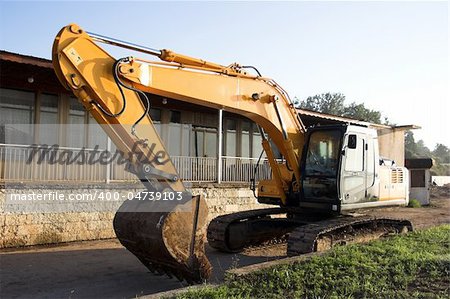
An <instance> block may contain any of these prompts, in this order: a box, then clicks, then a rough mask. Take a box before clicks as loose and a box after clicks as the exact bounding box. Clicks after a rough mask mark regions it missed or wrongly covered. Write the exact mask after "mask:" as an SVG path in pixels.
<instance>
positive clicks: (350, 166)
mask: <svg viewBox="0 0 450 299" xmlns="http://www.w3.org/2000/svg"><path fill="white" fill-rule="evenodd" d="M364 148H365V142H364V139H362V138H361V137H360V136H357V138H356V148H354V149H351V148H347V149H346V151H345V166H344V170H345V171H363V170H364Z"/></svg>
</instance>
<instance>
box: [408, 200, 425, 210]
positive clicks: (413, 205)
mask: <svg viewBox="0 0 450 299" xmlns="http://www.w3.org/2000/svg"><path fill="white" fill-rule="evenodd" d="M421 206H422V204H421V203H420V201H418V200H417V199H410V200H409V204H408V207H410V208H420V207H421Z"/></svg>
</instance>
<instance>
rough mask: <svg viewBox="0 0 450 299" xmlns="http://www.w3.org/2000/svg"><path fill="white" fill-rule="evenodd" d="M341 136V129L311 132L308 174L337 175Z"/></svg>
mask: <svg viewBox="0 0 450 299" xmlns="http://www.w3.org/2000/svg"><path fill="white" fill-rule="evenodd" d="M340 138H341V133H340V132H339V131H316V132H314V133H312V134H311V137H310V138H309V144H308V151H307V154H306V166H305V172H306V175H311V176H335V175H336V173H337V166H338V165H337V163H338V160H339V144H340Z"/></svg>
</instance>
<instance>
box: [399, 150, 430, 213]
mask: <svg viewBox="0 0 450 299" xmlns="http://www.w3.org/2000/svg"><path fill="white" fill-rule="evenodd" d="M405 167H406V168H408V170H409V177H410V180H409V182H410V191H409V198H410V200H411V199H417V200H418V201H420V203H421V204H422V205H429V204H430V187H431V174H430V168H431V167H433V159H431V158H422V159H405Z"/></svg>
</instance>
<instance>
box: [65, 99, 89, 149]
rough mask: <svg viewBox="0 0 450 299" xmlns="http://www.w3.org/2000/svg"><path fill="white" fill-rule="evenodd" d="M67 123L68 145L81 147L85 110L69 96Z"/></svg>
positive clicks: (83, 138) (83, 141)
mask: <svg viewBox="0 0 450 299" xmlns="http://www.w3.org/2000/svg"><path fill="white" fill-rule="evenodd" d="M69 107H70V108H69V125H68V128H67V131H68V132H67V135H68V136H67V138H68V139H67V145H68V146H69V147H76V148H81V147H83V146H84V145H85V144H84V143H85V139H86V133H85V129H86V128H85V118H86V111H85V110H84V107H83V105H82V104H81V103H80V102H78V99H76V98H70V106H69Z"/></svg>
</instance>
